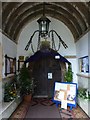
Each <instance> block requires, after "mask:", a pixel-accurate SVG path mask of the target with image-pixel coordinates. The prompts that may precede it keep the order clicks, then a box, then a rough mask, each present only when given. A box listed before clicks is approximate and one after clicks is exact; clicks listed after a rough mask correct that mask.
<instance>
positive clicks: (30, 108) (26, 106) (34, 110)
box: [10, 101, 89, 120]
mask: <svg viewBox="0 0 90 120" xmlns="http://www.w3.org/2000/svg"><path fill="white" fill-rule="evenodd" d="M60 110H61V108H60V106H59V108H57V107H56V106H55V105H52V106H51V105H47V106H46V103H45V105H43V104H41V102H37V103H36V104H35V102H31V103H27V102H25V101H23V102H22V103H21V104H20V105H19V107H18V108H17V109H16V111H15V112H14V113H13V114H12V116H11V117H10V118H12V119H13V118H87V120H89V118H88V116H87V115H86V114H85V113H84V112H83V111H82V109H81V108H80V107H79V106H77V107H76V108H73V110H72V111H71V112H70V111H65V110H64V111H62V112H61V111H60Z"/></svg>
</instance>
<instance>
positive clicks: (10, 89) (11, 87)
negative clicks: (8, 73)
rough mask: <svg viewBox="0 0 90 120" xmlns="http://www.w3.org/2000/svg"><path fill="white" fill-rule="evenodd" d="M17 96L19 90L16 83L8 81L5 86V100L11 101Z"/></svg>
mask: <svg viewBox="0 0 90 120" xmlns="http://www.w3.org/2000/svg"><path fill="white" fill-rule="evenodd" d="M16 97H17V90H16V86H15V84H14V83H10V84H8V83H6V84H5V86H4V102H10V101H12V100H14V99H15V98H16Z"/></svg>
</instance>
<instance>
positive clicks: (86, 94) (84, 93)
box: [78, 88, 90, 100]
mask: <svg viewBox="0 0 90 120" xmlns="http://www.w3.org/2000/svg"><path fill="white" fill-rule="evenodd" d="M78 97H80V98H83V99H87V100H90V91H89V90H88V89H86V88H79V89H78Z"/></svg>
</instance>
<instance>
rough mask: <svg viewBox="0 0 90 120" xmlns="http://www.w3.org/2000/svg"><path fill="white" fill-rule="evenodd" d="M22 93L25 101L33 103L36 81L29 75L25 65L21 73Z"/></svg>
mask: <svg viewBox="0 0 90 120" xmlns="http://www.w3.org/2000/svg"><path fill="white" fill-rule="evenodd" d="M19 82H20V91H21V95H22V96H23V98H24V100H25V101H27V102H30V101H31V96H32V93H33V90H34V81H33V79H32V78H31V76H30V74H29V70H28V68H26V67H25V65H23V67H22V68H21V70H20V73H19Z"/></svg>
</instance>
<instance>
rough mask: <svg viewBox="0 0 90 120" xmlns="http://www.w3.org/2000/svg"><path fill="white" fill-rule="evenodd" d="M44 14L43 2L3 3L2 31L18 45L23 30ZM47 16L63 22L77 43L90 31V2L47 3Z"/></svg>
mask: <svg viewBox="0 0 90 120" xmlns="http://www.w3.org/2000/svg"><path fill="white" fill-rule="evenodd" d="M42 13H43V2H3V3H2V31H3V33H4V34H6V35H7V36H8V37H9V38H11V39H12V40H13V41H14V42H15V43H17V41H18V36H19V34H20V32H21V30H22V28H23V27H24V26H25V25H26V24H27V23H28V22H31V21H33V20H34V19H37V18H39V17H40V16H42ZM45 15H46V16H50V17H53V18H55V19H58V20H60V21H62V22H63V23H64V24H65V25H66V26H67V27H68V28H69V29H70V31H71V32H72V34H73V37H74V40H75V41H77V40H78V39H79V38H80V37H81V36H83V35H84V34H85V33H86V32H87V31H89V30H90V22H89V21H90V2H46V3H45Z"/></svg>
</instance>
